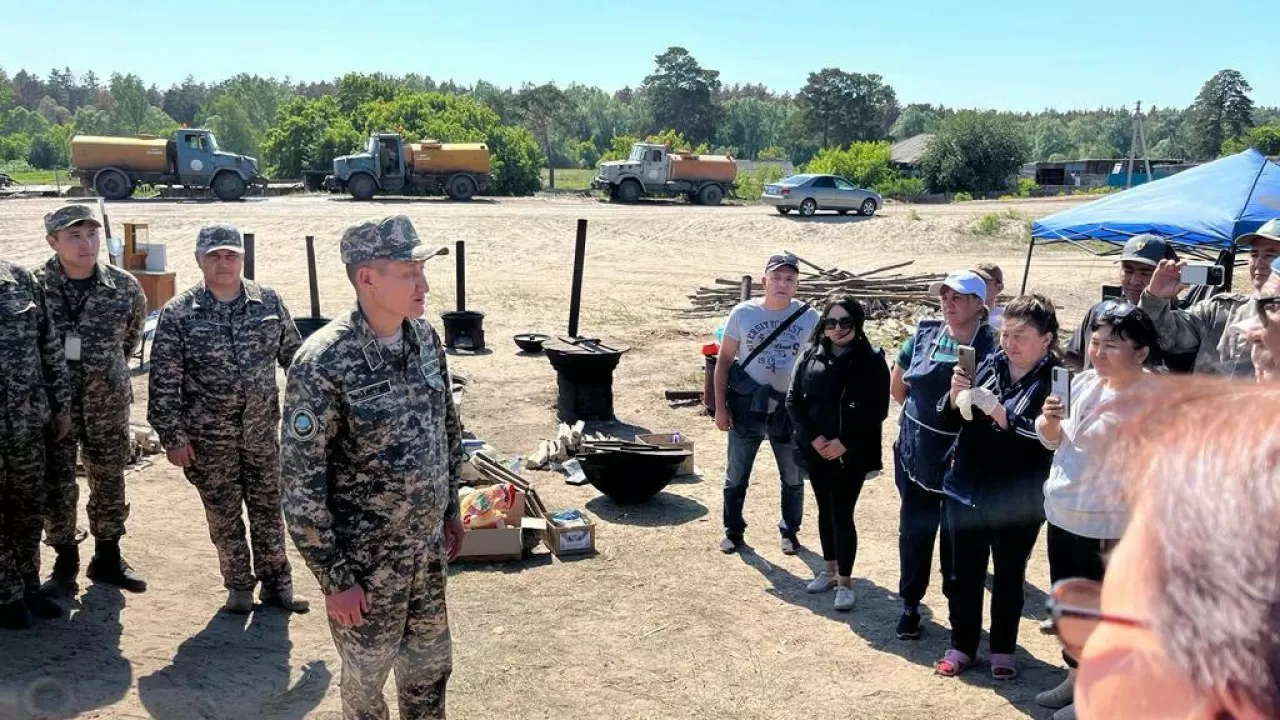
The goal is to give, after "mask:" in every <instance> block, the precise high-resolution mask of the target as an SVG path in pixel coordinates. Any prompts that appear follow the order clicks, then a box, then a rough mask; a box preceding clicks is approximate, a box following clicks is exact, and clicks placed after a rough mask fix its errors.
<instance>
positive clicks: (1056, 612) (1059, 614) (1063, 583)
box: [1045, 578, 1151, 660]
mask: <svg viewBox="0 0 1280 720" xmlns="http://www.w3.org/2000/svg"><path fill="white" fill-rule="evenodd" d="M1101 608H1102V583H1100V582H1098V581H1096V580H1088V579H1085V578H1065V579H1063V580H1059V581H1058V582H1056V583H1054V584H1053V587H1052V588H1050V589H1049V599H1048V600H1046V601H1045V609H1047V610H1048V611H1049V621H1050V623H1051V625H1052V626H1053V635H1056V636H1057V638H1058V642H1059V643H1061V644H1062V649H1063V650H1065V651H1066V652H1067V654H1068V655H1070V656H1071V657H1072V658H1074V659H1076V660H1079V659H1080V651H1081V650H1083V649H1084V645H1085V643H1086V642H1088V641H1089V636H1090V635H1092V634H1093V631H1094V630H1096V629H1097V628H1098V626H1099V625H1101V624H1102V623H1111V624H1113V625H1124V626H1125V627H1131V628H1140V629H1150V627H1151V625H1150V623H1148V622H1147V621H1145V620H1139V619H1137V618H1131V617H1125V616H1123V615H1112V614H1110V613H1104V612H1102V609H1101Z"/></svg>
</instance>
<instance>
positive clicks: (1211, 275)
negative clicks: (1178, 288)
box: [1182, 265, 1227, 287]
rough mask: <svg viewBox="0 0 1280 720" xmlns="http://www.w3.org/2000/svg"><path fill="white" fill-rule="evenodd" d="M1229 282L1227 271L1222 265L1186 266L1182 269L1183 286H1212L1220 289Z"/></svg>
mask: <svg viewBox="0 0 1280 720" xmlns="http://www.w3.org/2000/svg"><path fill="white" fill-rule="evenodd" d="M1226 280H1227V271H1226V269H1225V268H1223V267H1222V266H1221V265H1186V266H1184V267H1183V268H1182V284H1183V285H1212V286H1214V287H1218V286H1220V285H1222V284H1223V283H1225V282H1226Z"/></svg>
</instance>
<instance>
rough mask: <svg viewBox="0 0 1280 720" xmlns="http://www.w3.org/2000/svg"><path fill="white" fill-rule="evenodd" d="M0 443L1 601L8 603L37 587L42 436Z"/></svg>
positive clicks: (42, 473)
mask: <svg viewBox="0 0 1280 720" xmlns="http://www.w3.org/2000/svg"><path fill="white" fill-rule="evenodd" d="M0 446H2V447H3V450H0V603H10V602H13V601H15V600H20V599H22V596H23V595H24V594H25V593H31V592H35V591H36V590H38V589H39V588H40V525H41V520H42V518H43V505H44V496H45V474H44V438H34V439H32V440H31V441H29V442H21V441H12V440H10V439H9V438H4V439H3V440H2V441H0Z"/></svg>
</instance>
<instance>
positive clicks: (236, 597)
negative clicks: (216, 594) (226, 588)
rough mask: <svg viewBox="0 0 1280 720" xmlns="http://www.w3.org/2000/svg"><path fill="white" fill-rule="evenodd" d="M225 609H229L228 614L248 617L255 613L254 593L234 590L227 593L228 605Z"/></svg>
mask: <svg viewBox="0 0 1280 720" xmlns="http://www.w3.org/2000/svg"><path fill="white" fill-rule="evenodd" d="M223 607H225V608H226V609H227V612H233V613H235V614H237V615H248V614H249V613H250V612H252V611H253V591H252V590H232V591H231V592H229V593H227V603H226V605H224V606H223Z"/></svg>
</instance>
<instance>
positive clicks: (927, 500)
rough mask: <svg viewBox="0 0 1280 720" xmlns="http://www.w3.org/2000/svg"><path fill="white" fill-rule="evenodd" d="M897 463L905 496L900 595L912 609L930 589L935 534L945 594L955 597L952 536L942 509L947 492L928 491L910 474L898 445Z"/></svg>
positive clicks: (900, 540) (897, 478)
mask: <svg viewBox="0 0 1280 720" xmlns="http://www.w3.org/2000/svg"><path fill="white" fill-rule="evenodd" d="M893 464H894V483H895V484H896V485H897V486H898V494H899V495H900V496H902V505H901V507H900V508H899V510H898V563H899V565H898V567H899V575H898V578H899V579H898V595H899V596H900V597H901V598H902V605H903V607H904V608H905V609H908V610H911V609H914V608H915V607H916V606H918V605H919V604H920V601H921V600H923V599H924V592H925V590H927V589H928V588H929V572H930V566H931V565H932V561H933V540H934V538H935V537H936V538H938V560H939V563H940V565H941V567H942V594H943V595H944V596H946V597H950V596H951V538H950V537H948V535H947V526H946V518H945V517H943V512H942V498H943V497H944V496H943V494H942V493H936V492H930V491H928V490H925V489H924V488H922V487H920V486H919V485H917V484H916V483H915V482H914V481H913V480H912V479H911V478H910V477H908V476H907V469H906V467H905V466H903V464H902V459H901V457H899V455H898V452H897V448H894V453H893ZM939 526H941V529H942V532H941V533H939V532H938V529H939Z"/></svg>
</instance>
